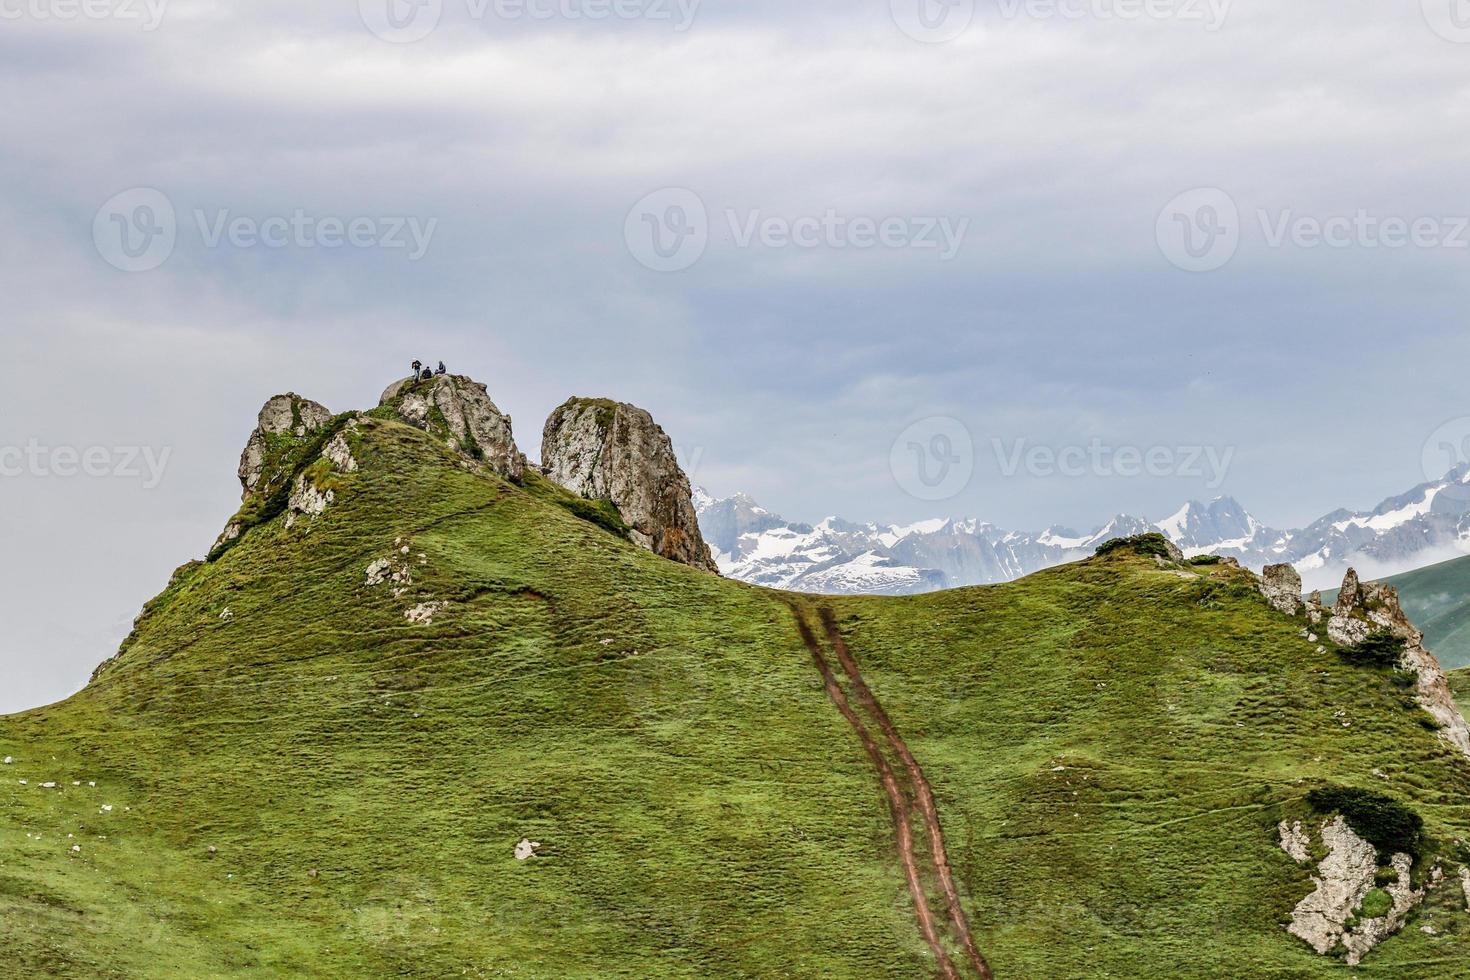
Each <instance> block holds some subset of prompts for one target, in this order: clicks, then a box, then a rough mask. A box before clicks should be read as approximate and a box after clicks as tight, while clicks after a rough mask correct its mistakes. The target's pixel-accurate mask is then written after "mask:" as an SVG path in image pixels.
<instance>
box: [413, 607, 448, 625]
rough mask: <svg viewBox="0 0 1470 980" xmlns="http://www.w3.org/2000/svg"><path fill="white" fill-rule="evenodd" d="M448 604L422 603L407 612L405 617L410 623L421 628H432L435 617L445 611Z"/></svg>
mask: <svg viewBox="0 0 1470 980" xmlns="http://www.w3.org/2000/svg"><path fill="white" fill-rule="evenodd" d="M445 605H446V603H443V602H421V603H419V604H418V605H417V606H414V607H413V608H412V609H409V610H406V611H405V612H404V614H403V617H404V618H405V619H407V620H408V621H409V622H410V623H414V624H416V625H419V626H430V625H432V624H433V622H434V617H435V616H437V615H438V614H439V613H440V612H442V611H443V610H444V607H445Z"/></svg>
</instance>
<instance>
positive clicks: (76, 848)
mask: <svg viewBox="0 0 1470 980" xmlns="http://www.w3.org/2000/svg"><path fill="white" fill-rule="evenodd" d="M71 852H72V853H73V854H80V853H82V845H80V844H73V845H72V846H71Z"/></svg>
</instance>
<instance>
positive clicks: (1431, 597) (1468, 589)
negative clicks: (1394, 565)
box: [1326, 557, 1470, 669]
mask: <svg viewBox="0 0 1470 980" xmlns="http://www.w3.org/2000/svg"><path fill="white" fill-rule="evenodd" d="M1383 581H1384V582H1385V583H1387V584H1389V585H1392V586H1393V587H1394V588H1396V589H1398V590H1399V598H1400V600H1401V601H1402V603H1403V606H1404V612H1406V613H1408V615H1409V618H1410V619H1411V620H1412V621H1413V622H1414V625H1415V626H1417V627H1419V629H1421V630H1423V631H1424V645H1425V646H1426V647H1428V648H1429V649H1430V650H1432V651H1434V655H1435V657H1437V658H1438V659H1439V662H1440V663H1442V664H1444V666H1445V668H1446V669H1455V668H1459V667H1470V557H1467V558H1456V559H1454V560H1453V561H1447V562H1441V563H1440V564H1438V565H1430V566H1429V567H1427V568H1419V569H1415V570H1414V571H1412V572H1405V573H1404V574H1402V575H1395V576H1393V577H1391V578H1386V579H1384V580H1383ZM1335 596H1336V593H1335V592H1334V593H1327V594H1326V598H1327V599H1328V600H1329V601H1331V600H1332V599H1333V598H1335Z"/></svg>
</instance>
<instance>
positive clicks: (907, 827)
mask: <svg viewBox="0 0 1470 980" xmlns="http://www.w3.org/2000/svg"><path fill="white" fill-rule="evenodd" d="M792 612H793V614H794V615H795V617H796V626H797V630H798V632H800V634H801V638H802V642H803V643H805V644H806V647H807V649H808V651H810V653H811V655H812V659H813V660H814V661H815V662H816V665H817V669H818V670H819V671H821V673H822V679H823V681H824V683H825V685H826V688H827V693H828V695H829V696H830V697H831V699H832V702H833V703H834V704H835V705H836V706H837V710H838V711H839V712H840V713H841V714H842V716H843V717H844V718H845V719H847V722H848V724H849V725H851V726H852V728H853V730H854V731H855V732H856V733H857V735H858V737H859V738H860V739H861V740H862V742H863V748H864V750H865V751H866V752H867V753H868V758H869V759H870V760H871V761H872V763H873V766H874V768H875V769H877V770H878V773H879V778H880V781H881V782H882V783H883V786H884V790H885V792H887V793H888V796H889V809H890V811H891V812H892V813H893V816H894V827H895V830H896V831H897V833H898V837H899V853H900V858H901V859H902V860H903V862H904V873H905V875H906V877H907V878H908V882H909V892H910V895H911V896H912V898H913V902H914V913H915V916H916V917H917V918H918V920H919V930H920V932H922V933H923V934H924V938H925V941H926V942H928V943H929V947H930V949H932V950H933V951H934V955H935V957H936V959H938V961H939V965H940V971H941V975H943V976H945V977H956V976H958V974H957V973H956V972H955V966H954V964H953V962H952V961H951V960H950V958H949V955H948V953H947V951H946V950H945V948H944V944H943V942H942V941H941V940H939V938H938V936H937V932H938V930H937V929H936V927H935V924H934V921H933V920H934V915H933V912H932V911H931V910H930V908H929V899H928V894H927V893H926V891H925V889H924V885H923V875H922V874H921V869H920V867H919V860H918V859H916V857H915V855H914V848H913V828H912V825H911V814H912V805H911V803H910V800H911V798H912V799H914V800H917V802H918V807H919V811H920V814H921V816H922V818H923V821H924V830H925V836H926V838H927V839H928V841H929V848H928V857H929V860H930V863H931V865H932V868H929V869H923V870H925V871H932V873H933V874H934V876H935V878H936V879H937V880H938V882H939V887H940V890H941V891H942V892H943V893H944V901H945V906H946V909H947V911H948V913H949V926H950V928H949V930H948V932H949V934H950V938H952V939H953V940H955V941H956V942H957V943H958V945H959V946H960V947H961V948H963V950H964V952H965V958H966V960H968V962H969V964H970V966H972V967H973V968H974V971H975V974H976V975H977V976H979V977H980V978H981V980H992V974H991V971H990V966H989V964H988V963H987V962H986V961H985V957H984V956H982V955H981V954H980V951H979V949H978V948H977V947H976V945H975V940H974V936H973V935H972V934H971V932H970V923H969V920H968V918H967V917H966V916H965V912H964V908H963V907H962V905H961V904H960V898H959V890H958V889H957V888H956V886H955V883H954V875H953V873H952V872H951V870H950V866H949V856H948V854H947V853H946V852H945V848H944V832H943V829H942V827H941V826H940V823H939V809H938V807H937V805H936V804H935V802H934V792H933V789H932V788H931V787H930V785H929V781H928V780H927V779H926V778H925V776H924V771H923V769H922V768H921V767H920V766H919V763H918V761H917V760H916V759H915V758H914V756H913V753H912V752H910V751H909V748H908V745H907V743H905V742H904V740H903V737H902V736H901V735H900V734H899V733H898V729H897V727H896V726H895V725H894V724H893V721H892V719H891V718H889V716H888V713H887V712H886V711H885V710H884V709H883V706H882V705H881V704H880V703H879V702H878V699H877V697H876V695H874V694H873V691H872V689H871V688H869V687H868V684H867V682H866V681H865V680H864V679H863V676H862V671H861V670H860V669H859V668H858V665H857V661H856V660H855V659H854V658H853V656H852V653H851V651H850V650H849V649H848V647H847V643H846V641H845V640H844V639H843V637H842V634H841V632H840V631H839V630H838V628H837V619H836V617H835V616H834V615H833V614H832V611H831V610H830V609H826V608H824V609H822V610H821V613H820V615H821V619H822V625H823V627H824V631H825V633H826V638H827V642H828V644H829V645H830V646H831V648H832V651H833V652H834V653H835V654H836V655H837V659H838V661H839V662H840V664H841V665H842V671H843V673H844V674H845V675H846V677H847V682H848V684H849V685H850V687H851V691H852V698H851V699H850V698H849V697H848V692H847V691H846V690H845V689H844V687H843V685H842V683H841V681H840V680H839V678H838V676H837V675H836V673H835V672H834V671H833V670H832V666H831V663H830V661H829V660H828V658H827V655H826V653H825V652H824V651H823V649H822V645H821V643H820V641H819V640H818V639H817V637H816V636H815V635H814V633H813V632H812V629H811V627H810V626H809V625H808V623H807V620H806V616H805V615H804V614H803V612H802V611H801V610H800V609H799V608H796V607H794V606H793V608H792ZM854 700H855V701H856V702H857V704H858V706H859V707H860V708H861V710H862V713H863V714H864V715H866V716H867V718H868V723H865V722H864V721H863V719H862V718H861V717H859V716H858V713H857V711H854V710H853V707H852V702H853V701H854ZM869 723H871V724H874V725H876V726H877V727H878V729H879V730H880V731H881V732H882V741H883V744H884V745H886V747H887V749H888V752H889V753H891V754H892V756H893V758H894V759H896V760H897V765H896V766H895V765H890V763H889V760H888V756H887V754H885V753H884V751H883V748H881V747H880V745H879V743H878V742H877V741H876V740H875V739H874V738H873V736H872V734H871V732H870V729H869ZM895 769H897V771H895ZM900 775H902V776H903V777H906V779H904V780H900V778H899V776H900Z"/></svg>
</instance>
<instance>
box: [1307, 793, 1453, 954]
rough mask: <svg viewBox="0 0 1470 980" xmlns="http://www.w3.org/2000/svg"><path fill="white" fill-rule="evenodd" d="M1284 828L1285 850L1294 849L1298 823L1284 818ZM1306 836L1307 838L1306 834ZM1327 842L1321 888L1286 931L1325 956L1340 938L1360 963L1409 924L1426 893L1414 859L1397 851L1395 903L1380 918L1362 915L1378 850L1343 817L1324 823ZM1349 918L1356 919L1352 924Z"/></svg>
mask: <svg viewBox="0 0 1470 980" xmlns="http://www.w3.org/2000/svg"><path fill="white" fill-rule="evenodd" d="M1299 826H1300V825H1298V827H1299ZM1280 830H1281V833H1282V845H1281V846H1282V849H1283V850H1287V853H1289V854H1292V851H1291V850H1290V849H1288V847H1287V844H1288V835H1290V836H1291V837H1293V838H1295V835H1296V833H1297V828H1291V827H1287V826H1286V825H1285V823H1284V822H1283V823H1282V825H1281V827H1280ZM1301 836H1302V837H1306V835H1305V833H1303V834H1302V835H1301ZM1322 842H1323V843H1324V844H1326V845H1327V849H1328V854H1327V857H1325V858H1323V859H1322V862H1321V864H1319V865H1318V866H1317V874H1316V875H1314V876H1313V878H1312V880H1313V882H1315V884H1316V886H1317V887H1316V889H1315V890H1314V891H1313V892H1312V894H1310V895H1308V896H1307V897H1306V898H1304V899H1302V900H1301V901H1300V902H1298V903H1297V906H1296V908H1295V909H1294V910H1293V911H1292V914H1291V925H1290V926H1288V927H1287V931H1288V932H1290V933H1291V934H1292V935H1294V936H1296V937H1297V938H1299V939H1302V940H1304V941H1305V942H1306V943H1307V944H1308V945H1309V946H1311V947H1312V948H1313V949H1314V950H1316V951H1317V952H1318V953H1321V954H1323V955H1327V954H1329V953H1331V952H1332V951H1333V950H1334V949H1336V948H1337V946H1338V944H1339V943H1341V944H1342V945H1343V947H1345V948H1346V949H1347V963H1348V965H1349V966H1357V965H1358V964H1359V963H1361V962H1363V957H1365V956H1367V955H1368V954H1369V953H1370V952H1372V951H1373V950H1374V949H1375V948H1377V947H1378V945H1379V944H1381V943H1382V942H1383V941H1384V940H1385V939H1387V938H1388V937H1389V936H1392V935H1393V934H1394V933H1396V932H1398V931H1399V930H1400V929H1402V928H1403V927H1404V924H1405V923H1406V922H1407V921H1408V918H1409V915H1410V913H1412V912H1413V911H1414V910H1415V909H1416V908H1418V907H1419V905H1420V904H1422V903H1423V901H1424V894H1425V892H1424V890H1423V889H1420V890H1417V891H1416V890H1415V889H1414V887H1413V885H1412V884H1411V878H1410V873H1411V872H1412V871H1413V867H1414V859H1413V858H1412V857H1411V856H1410V855H1408V854H1395V855H1394V856H1393V868H1394V870H1395V871H1396V872H1397V873H1398V880H1396V881H1394V882H1393V883H1392V884H1390V885H1388V886H1387V887H1386V889H1385V890H1386V891H1387V892H1388V894H1389V897H1390V898H1391V899H1392V900H1393V905H1392V907H1391V908H1390V909H1389V911H1388V913H1387V914H1386V915H1383V916H1380V917H1378V918H1374V919H1358V918H1357V916H1358V914H1359V912H1360V911H1361V909H1362V905H1363V899H1364V898H1365V897H1367V895H1368V893H1369V892H1371V891H1373V888H1374V884H1375V880H1376V877H1375V876H1376V875H1377V872H1378V850H1377V848H1375V847H1374V846H1373V845H1372V844H1370V843H1368V842H1367V841H1365V840H1363V839H1362V838H1361V837H1359V836H1358V835H1357V834H1355V833H1353V830H1352V828H1351V827H1349V826H1348V823H1347V821H1346V820H1344V819H1343V818H1342V817H1334V818H1333V819H1332V820H1329V821H1328V822H1327V823H1325V824H1323V825H1322ZM1296 843H1299V841H1296V840H1293V842H1292V844H1293V847H1294V846H1295V844H1296ZM1292 856H1293V857H1295V856H1296V855H1295V854H1292ZM1349 922H1352V923H1353V925H1352V928H1351V929H1349V927H1348V924H1349Z"/></svg>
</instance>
